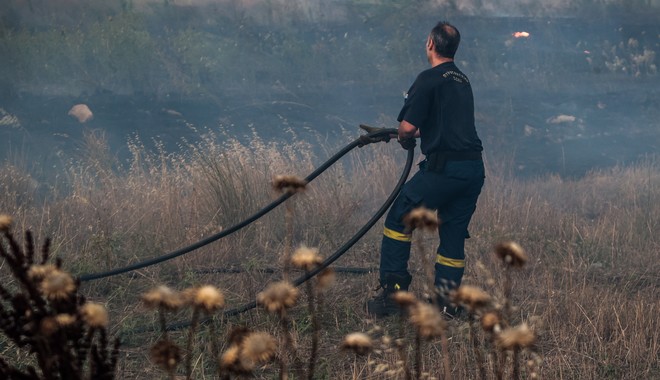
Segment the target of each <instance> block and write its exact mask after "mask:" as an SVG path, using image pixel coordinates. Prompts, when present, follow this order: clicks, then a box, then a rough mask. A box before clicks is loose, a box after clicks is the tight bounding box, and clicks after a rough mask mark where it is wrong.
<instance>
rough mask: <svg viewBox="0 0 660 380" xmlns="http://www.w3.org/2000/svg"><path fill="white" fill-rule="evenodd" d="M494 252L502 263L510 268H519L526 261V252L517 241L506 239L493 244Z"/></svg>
mask: <svg viewBox="0 0 660 380" xmlns="http://www.w3.org/2000/svg"><path fill="white" fill-rule="evenodd" d="M495 254H496V255H497V257H499V258H500V259H501V260H502V262H503V263H504V265H506V266H509V267H512V268H521V267H522V266H523V265H525V263H526V262H527V259H528V257H527V254H526V253H525V251H524V250H523V249H522V247H521V246H520V245H518V243H516V242H513V241H506V242H502V243H499V244H497V245H496V246H495Z"/></svg>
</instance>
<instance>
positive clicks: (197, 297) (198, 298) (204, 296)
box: [192, 285, 225, 313]
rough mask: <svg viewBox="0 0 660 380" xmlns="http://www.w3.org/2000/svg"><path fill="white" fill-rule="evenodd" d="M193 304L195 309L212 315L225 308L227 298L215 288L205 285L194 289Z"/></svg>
mask: <svg viewBox="0 0 660 380" xmlns="http://www.w3.org/2000/svg"><path fill="white" fill-rule="evenodd" d="M192 303H193V305H194V306H195V307H198V308H200V309H202V310H204V311H205V312H207V313H212V312H214V311H216V310H218V309H221V308H223V307H224V306H225V296H224V294H222V292H221V291H220V290H218V288H216V287H215V286H211V285H205V286H201V287H199V288H197V289H194V292H193V297H192Z"/></svg>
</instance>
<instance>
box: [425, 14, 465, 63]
mask: <svg viewBox="0 0 660 380" xmlns="http://www.w3.org/2000/svg"><path fill="white" fill-rule="evenodd" d="M431 40H433V45H434V46H435V52H436V53H438V54H439V55H440V56H442V57H445V58H452V59H453V58H454V54H456V50H457V49H458V44H459V43H460V42H461V34H460V33H459V32H458V29H456V27H455V26H453V25H451V24H450V23H448V22H447V21H441V22H439V23H438V24H437V25H436V26H435V27H434V28H433V30H431Z"/></svg>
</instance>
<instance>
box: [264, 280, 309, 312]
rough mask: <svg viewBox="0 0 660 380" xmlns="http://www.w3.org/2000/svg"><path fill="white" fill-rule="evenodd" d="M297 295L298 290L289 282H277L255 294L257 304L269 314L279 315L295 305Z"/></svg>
mask: <svg viewBox="0 0 660 380" xmlns="http://www.w3.org/2000/svg"><path fill="white" fill-rule="evenodd" d="M298 294H299V292H298V289H296V287H294V286H293V285H292V284H291V283H290V282H288V281H279V282H275V283H273V284H271V285H270V286H268V288H266V290H264V291H263V292H261V293H259V294H257V302H258V303H259V304H260V305H262V306H263V307H264V308H266V310H267V311H268V312H269V313H280V314H281V313H283V312H284V311H286V310H287V309H289V308H291V307H292V306H293V305H295V304H296V301H297V300H298Z"/></svg>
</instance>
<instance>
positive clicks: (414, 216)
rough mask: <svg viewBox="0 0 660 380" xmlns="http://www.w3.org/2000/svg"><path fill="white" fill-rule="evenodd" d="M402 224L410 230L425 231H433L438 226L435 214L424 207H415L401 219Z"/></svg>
mask: <svg viewBox="0 0 660 380" xmlns="http://www.w3.org/2000/svg"><path fill="white" fill-rule="evenodd" d="M403 223H404V224H405V225H406V227H408V228H409V229H411V230H414V229H416V228H419V229H422V230H426V231H435V230H437V229H438V225H440V222H439V221H438V216H437V215H436V213H435V212H433V211H431V210H429V209H427V208H426V207H417V208H415V209H413V210H412V211H410V212H409V213H408V214H406V216H404V217H403Z"/></svg>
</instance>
